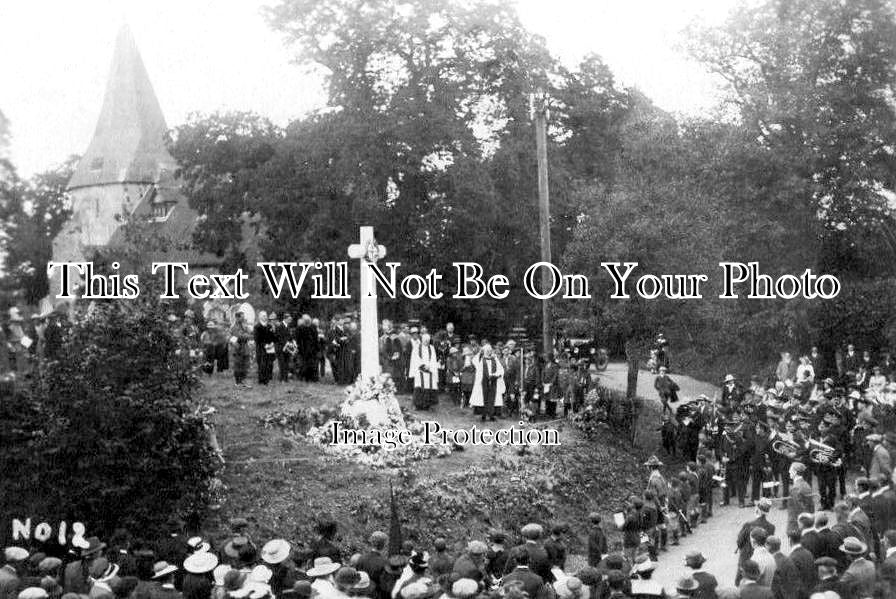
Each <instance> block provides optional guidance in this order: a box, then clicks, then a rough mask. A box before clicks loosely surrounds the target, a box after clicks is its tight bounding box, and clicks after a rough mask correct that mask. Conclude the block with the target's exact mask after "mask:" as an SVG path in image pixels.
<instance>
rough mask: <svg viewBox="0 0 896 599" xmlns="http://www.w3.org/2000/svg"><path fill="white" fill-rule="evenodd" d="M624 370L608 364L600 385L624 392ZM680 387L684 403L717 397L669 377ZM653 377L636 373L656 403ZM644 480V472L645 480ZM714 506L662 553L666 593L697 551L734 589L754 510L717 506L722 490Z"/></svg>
mask: <svg viewBox="0 0 896 599" xmlns="http://www.w3.org/2000/svg"><path fill="white" fill-rule="evenodd" d="M627 368H628V366H627V365H626V364H625V363H615V362H614V363H611V364H610V365H609V366H608V367H607V370H606V371H605V372H604V373H603V374H604V376H603V377H602V382H603V384H604V385H606V386H607V387H610V388H612V389H619V390H623V391H624V390H625V386H626V378H627ZM671 376H672V378H673V379H674V380H675V382H677V383H678V384H679V386H680V387H681V390H680V391H679V396H680V397H681V399H682V400H683V401H687V400H690V399H693V398H695V397H697V396H698V395H700V394H705V395H707V396H708V397H713V396H714V395H715V396H718V394H719V393H720V390H719V388H718V387H716V386H715V385H713V384H711V383H706V382H703V381H698V380H695V379H693V378H691V377H688V376H684V375H676V374H675V373H672V374H671ZM654 378H655V375H653V374H651V373H650V372H648V371H646V370H642V371H641V372H640V373H639V374H638V394H639V395H640V396H641V397H643V398H645V399H646V400H652V401H655V402H657V403H659V397H657V394H656V391H655V390H654V388H653V380H654ZM646 479H647V476H646V472H645V481H646ZM715 495H716V505H715V506H714V508H713V510H714V513H715V515H714V516H713V517H712V518H710V519H709V520H708V521H707V523H706V524H701V525H700V526H698V527H697V529H696V531H695V532H694V534H691V535H689V536H687V537H684V538H683V539H681V541H680V545H677V546H669V548H668V549H669V550H668V551H667V552H661V553H660V556H659V565H658V566H657V569H656V571H655V572H654V575H653V578H654V579H655V580H657V581H658V582H660V583H662V584H663V586H664V587H666V590H667V592H668V593H669V594H670V595H671V596H674V595H675V583H676V582H677V581H678V579H679V578H681V577H682V576H684V575H686V573H687V568H685V565H684V557H685V555H687V553H688V552H690V551H700V552H701V553H703V556H704V557H705V558H706V559H707V561H706V563H705V564H704V567H703V569H704V570H706V571H707V572H710V573H711V574H713V575H714V576H715V577H716V578H717V579H718V581H719V587H720V588H725V587H733V586H734V576H735V574H736V573H737V554H736V553H735V548H736V545H735V541H736V540H737V533H738V531H740V528H741V526H743V524H744V523H745V522H748V521H750V520H752V519H753V518H755V517H756V516H755V510H754V509H752V508H743V509H742V508H739V507H730V506H729V507H719V506H718V502H719V500H720V499H721V491H720V490H719V489H716V491H715ZM779 505H780V502H776V505H775V507H773V508H772V510H771V513H770V514H769V519H770V520H771V522H772V523H773V524H774V525H775V527H776V531H775V533H776V534H777V535H778V536H779V537H781V543H782V547H783V548H784V551H785V552H786V551H787V547H788V543H787V538H786V520H787V512H786V511H784V510H781V509H780V508H779V507H778V506H779Z"/></svg>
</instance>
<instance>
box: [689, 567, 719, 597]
mask: <svg viewBox="0 0 896 599" xmlns="http://www.w3.org/2000/svg"><path fill="white" fill-rule="evenodd" d="M691 577H692V578H693V579H694V580H696V581H697V584H699V585H700V586H699V587H697V594H696V595H694V598H695V599H716V597H717V595H716V589H717V588H719V581H718V580H716V577H715V576H713V575H712V574H710V573H709V572H703V571H702V570H701V571H700V572H694V573H693V574H691Z"/></svg>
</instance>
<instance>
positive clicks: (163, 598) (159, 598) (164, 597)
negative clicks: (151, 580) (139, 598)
mask: <svg viewBox="0 0 896 599" xmlns="http://www.w3.org/2000/svg"><path fill="white" fill-rule="evenodd" d="M149 599H184V596H183V595H182V594H181V592H180V591H178V590H177V589H174V588H171V587H163V586H162V585H159V584H157V585H153V586H151V587H149Z"/></svg>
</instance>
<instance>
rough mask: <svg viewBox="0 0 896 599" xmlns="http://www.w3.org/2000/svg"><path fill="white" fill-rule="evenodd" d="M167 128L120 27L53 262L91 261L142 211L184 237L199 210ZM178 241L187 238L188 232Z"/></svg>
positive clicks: (125, 30) (71, 186) (146, 77)
mask: <svg viewBox="0 0 896 599" xmlns="http://www.w3.org/2000/svg"><path fill="white" fill-rule="evenodd" d="M167 130H168V127H167V125H166V124H165V117H164V116H163V115H162V109H161V107H160V106H159V101H158V100H157V99H156V95H155V92H154V91H153V88H152V83H150V80H149V75H148V74H147V72H146V67H145V66H144V65H143V60H142V59H141V58H140V52H139V51H138V50H137V45H136V43H135V42H134V38H133V36H132V35H131V31H130V29H129V28H128V27H127V26H126V25H125V26H123V27H122V28H121V30H120V31H119V32H118V36H117V38H116V41H115V50H114V54H113V58H112V67H111V69H110V71H109V79H108V82H107V84H106V93H105V97H104V99H103V106H102V110H101V111H100V116H99V120H98V121H97V124H96V130H95V131H94V134H93V139H92V140H91V141H90V145H89V146H88V147H87V151H86V152H85V153H84V155H83V157H82V158H81V160H80V161H79V162H78V165H77V168H76V169H75V172H74V174H73V175H72V178H71V180H70V181H69V184H68V191H69V195H70V197H71V202H72V211H73V214H72V217H71V219H70V220H69V222H68V223H66V225H65V226H64V227H63V229H62V230H61V231H60V233H59V235H57V237H56V239H55V240H54V241H53V260H54V261H57V262H61V261H65V262H74V261H81V260H85V259H90V256H91V255H92V252H91V250H92V249H96V248H100V247H103V246H108V245H109V244H110V243H112V242H113V240H114V238H115V233H116V231H118V230H119V228H120V226H121V217H122V216H131V215H135V214H136V215H140V216H147V217H148V218H150V219H151V220H153V221H155V222H158V223H160V224H161V223H165V225H163V228H164V229H166V230H167V231H166V232H168V233H174V234H175V235H176V236H181V235H189V233H190V231H191V230H192V226H193V224H194V223H195V220H196V213H195V212H194V211H193V210H191V209H190V208H189V206H188V205H187V203H186V200H185V198H184V197H183V196H182V195H181V194H180V193H179V191H178V187H177V184H176V182H175V180H174V172H175V169H176V168H177V164H176V162H175V161H174V158H173V157H172V156H171V154H170V153H169V152H168V150H167V149H166V147H165V134H166V132H167ZM168 221H171V222H168ZM166 225H167V226H166ZM179 241H186V242H189V237H188V238H187V239H182V240H179ZM51 289H58V287H51Z"/></svg>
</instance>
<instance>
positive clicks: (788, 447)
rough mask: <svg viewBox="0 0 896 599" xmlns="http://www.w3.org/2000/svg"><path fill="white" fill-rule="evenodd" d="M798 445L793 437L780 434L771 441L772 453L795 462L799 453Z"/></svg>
mask: <svg viewBox="0 0 896 599" xmlns="http://www.w3.org/2000/svg"><path fill="white" fill-rule="evenodd" d="M801 449H802V447H800V444H799V443H798V442H797V440H796V439H794V438H793V435H790V434H787V433H780V434H779V435H778V436H777V438H775V439H774V440H773V441H772V451H774V452H775V453H778V454H781V455H783V456H786V457H788V458H790V459H791V460H795V459H796V458H797V456H798V455H799V453H800V450H801Z"/></svg>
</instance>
